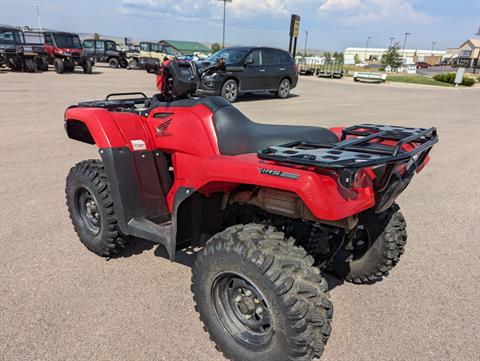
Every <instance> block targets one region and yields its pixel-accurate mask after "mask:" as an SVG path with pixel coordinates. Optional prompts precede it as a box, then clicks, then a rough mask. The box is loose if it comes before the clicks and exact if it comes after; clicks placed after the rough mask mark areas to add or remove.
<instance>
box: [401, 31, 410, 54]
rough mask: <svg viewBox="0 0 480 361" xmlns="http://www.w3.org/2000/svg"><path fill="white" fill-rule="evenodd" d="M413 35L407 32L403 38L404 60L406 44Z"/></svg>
mask: <svg viewBox="0 0 480 361" xmlns="http://www.w3.org/2000/svg"><path fill="white" fill-rule="evenodd" d="M409 35H411V34H410V33H405V39H404V40H403V48H402V60H403V55H404V53H405V45H406V44H407V37H408V36H409Z"/></svg>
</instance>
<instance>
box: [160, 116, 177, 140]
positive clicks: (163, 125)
mask: <svg viewBox="0 0 480 361" xmlns="http://www.w3.org/2000/svg"><path fill="white" fill-rule="evenodd" d="M171 123H172V119H168V120H166V121H164V122H163V123H161V124H160V125H159V126H157V135H158V136H160V137H170V136H172V135H173V134H172V133H169V132H167V131H168V127H169V126H170V124H171Z"/></svg>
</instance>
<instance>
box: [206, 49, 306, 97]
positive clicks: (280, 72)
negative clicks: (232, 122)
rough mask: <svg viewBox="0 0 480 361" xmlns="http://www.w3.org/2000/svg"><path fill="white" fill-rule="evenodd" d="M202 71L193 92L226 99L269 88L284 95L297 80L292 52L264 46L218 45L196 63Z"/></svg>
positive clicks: (279, 94) (278, 94) (286, 95)
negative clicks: (197, 85) (220, 48)
mask: <svg viewBox="0 0 480 361" xmlns="http://www.w3.org/2000/svg"><path fill="white" fill-rule="evenodd" d="M223 59H224V62H225V66H224V67H218V68H217V69H218V70H216V71H213V72H212V71H210V72H204V70H205V69H208V68H209V67H210V68H212V66H213V65H214V64H218V63H219V62H223ZM198 66H199V71H200V74H202V76H201V79H200V85H199V88H198V90H197V93H198V94H200V95H221V96H222V97H224V98H225V99H227V100H228V101H229V102H234V101H235V100H237V97H238V95H239V94H242V93H254V92H264V91H271V92H275V94H276V95H277V97H279V98H282V99H284V98H287V97H288V95H289V94H290V89H293V88H295V86H296V85H297V81H298V75H297V68H296V65H295V63H294V61H293V59H292V56H291V55H290V54H289V53H288V52H286V51H284V50H280V49H273V48H265V47H233V48H226V49H222V50H220V51H218V52H216V53H215V54H213V55H212V56H211V57H209V58H207V59H206V60H205V61H203V62H201V63H199V65H198Z"/></svg>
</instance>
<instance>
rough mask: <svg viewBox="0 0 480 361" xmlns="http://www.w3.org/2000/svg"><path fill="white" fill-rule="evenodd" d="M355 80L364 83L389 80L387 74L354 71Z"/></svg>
mask: <svg viewBox="0 0 480 361" xmlns="http://www.w3.org/2000/svg"><path fill="white" fill-rule="evenodd" d="M353 80H354V81H361V82H364V83H384V82H385V81H386V80H387V74H385V73H367V72H358V71H356V72H354V73H353Z"/></svg>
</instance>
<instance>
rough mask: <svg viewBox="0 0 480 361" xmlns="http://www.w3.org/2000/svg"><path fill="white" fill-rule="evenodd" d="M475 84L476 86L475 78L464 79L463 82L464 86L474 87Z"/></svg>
mask: <svg viewBox="0 0 480 361" xmlns="http://www.w3.org/2000/svg"><path fill="white" fill-rule="evenodd" d="M473 84H475V79H473V78H463V80H462V85H463V86H472V85H473Z"/></svg>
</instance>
